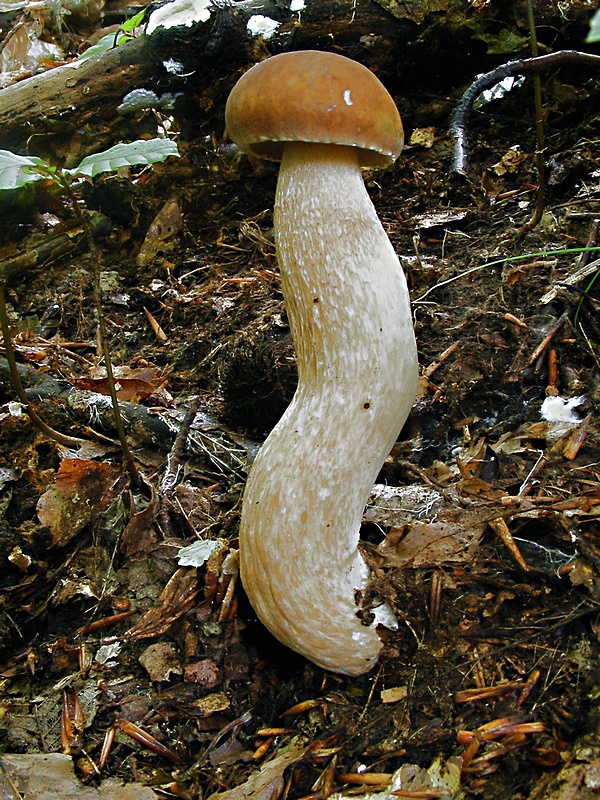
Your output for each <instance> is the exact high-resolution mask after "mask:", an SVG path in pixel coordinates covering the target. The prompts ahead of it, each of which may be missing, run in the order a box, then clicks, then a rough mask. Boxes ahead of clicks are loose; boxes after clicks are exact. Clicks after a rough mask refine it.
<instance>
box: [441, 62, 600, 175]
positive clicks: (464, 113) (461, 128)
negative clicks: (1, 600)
mask: <svg viewBox="0 0 600 800" xmlns="http://www.w3.org/2000/svg"><path fill="white" fill-rule="evenodd" d="M557 64H583V65H587V66H592V67H599V66H600V56H596V55H592V54H591V53H581V52H579V51H578V50H558V51H557V52H556V53H548V54H546V55H543V56H537V57H536V58H518V59H515V60H514V61H508V62H507V63H506V64H501V65H500V66H499V67H496V68H495V69H493V70H491V71H490V72H486V73H485V74H484V75H480V76H479V78H477V80H475V81H473V83H472V84H471V85H470V86H469V88H468V89H467V91H466V92H465V93H464V94H463V96H462V98H461V99H460V102H459V104H458V105H457V106H456V109H455V110H454V114H453V115H452V120H451V121H450V138H451V139H452V141H453V143H454V156H453V159H452V168H451V172H452V173H456V174H459V175H466V174H467V166H468V145H467V123H468V120H469V115H470V114H471V111H472V109H473V103H474V102H475V100H476V99H477V98H478V97H479V95H480V94H481V93H482V92H483V91H485V89H488V88H489V87H490V86H494V85H495V84H496V83H499V82H500V81H502V80H504V78H508V77H510V76H512V75H519V74H521V73H525V74H527V73H529V72H539V71H540V70H543V69H548V68H549V67H554V66H556V65H557Z"/></svg>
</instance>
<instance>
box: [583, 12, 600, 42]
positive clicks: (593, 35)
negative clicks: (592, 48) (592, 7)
mask: <svg viewBox="0 0 600 800" xmlns="http://www.w3.org/2000/svg"><path fill="white" fill-rule="evenodd" d="M586 42H587V43H588V44H591V43H592V42H600V9H599V10H598V11H596V13H595V14H594V16H593V17H592V19H591V22H590V32H589V33H588V35H587V39H586Z"/></svg>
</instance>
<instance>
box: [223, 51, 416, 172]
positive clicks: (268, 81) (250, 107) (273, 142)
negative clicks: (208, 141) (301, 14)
mask: <svg viewBox="0 0 600 800" xmlns="http://www.w3.org/2000/svg"><path fill="white" fill-rule="evenodd" d="M225 122H226V125H227V130H228V132H229V136H230V137H231V139H232V140H233V141H234V142H235V143H236V145H237V146H238V147H239V148H240V150H243V151H244V152H246V153H250V154H252V155H254V156H257V157H258V158H266V159H269V160H270V161H281V157H282V154H283V145H284V143H285V142H315V143H320V144H339V145H350V146H354V147H357V148H358V149H359V152H360V157H359V158H360V163H361V165H362V166H368V167H382V166H386V165H388V164H391V163H392V161H394V160H395V159H396V158H397V157H398V155H399V154H400V151H401V150H402V145H403V143H404V133H403V130H402V122H401V120H400V114H399V113H398V109H397V108H396V105H395V103H394V101H393V100H392V98H391V96H390V94H389V93H388V91H387V89H386V88H385V87H384V86H383V84H382V83H381V82H380V81H379V79H378V78H376V77H375V75H373V73H372V72H370V71H369V70H368V69H367V68H366V67H364V66H363V65H362V64H359V63H358V62H356V61H352V60H351V59H349V58H345V57H344V56H340V55H337V54H335V53H325V52H320V51H317V50H299V51H296V52H293V53H281V54H280V55H277V56H273V57H272V58H268V59H267V60H266V61H262V62H260V63H259V64H256V65H255V66H254V67H252V68H251V69H250V70H248V72H246V73H245V74H244V75H242V77H241V78H240V80H239V81H238V82H237V84H236V85H235V86H234V87H233V89H232V91H231V94H230V95H229V99H228V100H227V106H226V108H225Z"/></svg>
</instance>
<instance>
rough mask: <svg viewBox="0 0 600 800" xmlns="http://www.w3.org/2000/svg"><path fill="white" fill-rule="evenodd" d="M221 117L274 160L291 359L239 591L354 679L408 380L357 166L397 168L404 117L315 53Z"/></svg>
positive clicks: (248, 148) (403, 328) (397, 314)
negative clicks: (381, 483) (381, 477)
mask: <svg viewBox="0 0 600 800" xmlns="http://www.w3.org/2000/svg"><path fill="white" fill-rule="evenodd" d="M225 115H226V125H227V130H228V132H229V135H230V137H231V139H232V140H233V142H234V143H235V144H236V145H237V146H238V148H240V149H241V150H243V151H245V152H247V153H249V154H251V155H253V156H256V157H259V158H266V159H270V160H273V161H281V167H280V172H279V180H278V184H277V192H276V197H275V212H274V230H275V245H276V249H277V257H278V261H279V267H280V270H281V280H282V286H283V295H284V300H285V306H286V309H287V314H288V318H289V323H290V329H291V334H292V339H293V343H294V348H295V351H296V357H297V361H298V388H297V390H296V393H295V394H294V397H293V400H292V402H291V404H290V405H289V407H288V408H287V410H286V412H285V413H284V415H283V416H282V418H281V420H280V421H279V423H278V424H277V425H276V427H275V428H274V429H273V431H272V432H271V434H270V435H269V436H268V438H267V440H266V442H265V443H264V444H263V445H262V447H261V448H260V451H259V453H258V456H257V458H256V460H255V461H254V463H253V465H252V467H251V470H250V474H249V476H248V482H247V484H246V488H245V492H244V500H243V508H242V519H241V527H240V569H241V578H242V583H243V586H244V588H245V590H246V593H247V595H248V598H249V600H250V602H251V604H252V606H253V608H254V610H255V611H256V613H257V614H258V617H259V618H260V620H261V621H262V622H263V624H264V625H265V626H266V627H267V628H268V629H269V630H270V631H271V633H273V634H274V635H275V636H276V637H277V639H279V640H280V641H281V642H283V643H284V644H285V645H287V646H288V647H290V648H291V649H292V650H296V651H297V652H299V653H301V654H302V655H304V656H306V657H307V658H308V659H310V660H312V661H313V662H315V663H316V664H318V665H319V666H321V667H324V668H325V669H328V670H332V671H334V672H341V673H345V674H348V675H360V674H362V673H364V672H366V671H368V670H369V669H371V667H372V666H373V665H374V664H375V662H376V661H377V659H378V657H379V653H380V651H381V648H382V642H381V639H380V637H379V635H378V633H377V631H376V624H377V623H382V624H385V625H387V626H388V627H395V624H396V619H395V617H394V616H393V614H392V613H391V610H390V609H389V608H388V607H387V605H385V604H382V605H380V606H379V607H377V608H375V609H374V612H373V613H371V612H369V613H368V614H367V613H364V612H362V611H361V609H360V599H361V598H362V597H363V596H364V592H365V588H366V587H367V584H368V581H369V575H370V571H369V568H368V566H367V564H366V562H365V560H364V558H363V556H362V554H361V553H360V552H359V550H358V542H359V530H360V523H361V518H362V513H363V510H364V506H365V503H366V502H367V499H368V496H369V492H370V491H371V489H372V486H373V483H374V481H375V479H376V477H377V474H378V472H379V470H380V469H381V466H382V464H383V462H384V460H385V458H386V456H387V455H388V453H389V451H390V449H391V447H392V445H393V444H394V442H395V440H396V438H397V437H398V434H399V433H400V431H401V429H402V426H403V425H404V422H405V421H406V418H407V417H408V414H409V412H410V409H411V406H412V403H413V399H414V397H415V392H416V385H417V371H418V367H417V352H416V345H415V338H414V332H413V326H412V321H411V311H410V304H409V295H408V289H407V286H406V281H405V278H404V274H403V272H402V268H401V266H400V263H399V260H398V257H397V256H396V253H395V252H394V249H393V247H392V245H391V243H390V241H389V239H388V237H387V235H386V233H385V231H384V229H383V226H382V225H381V222H380V221H379V219H378V217H377V213H376V211H375V208H374V207H373V204H372V202H371V200H370V198H369V195H368V193H367V191H366V188H365V185H364V181H363V178H362V172H361V166H368V167H374V166H385V165H387V164H390V163H392V162H393V161H394V159H395V158H396V157H397V156H398V155H399V153H400V150H401V148H402V144H403V131H402V123H401V121H400V115H399V113H398V110H397V108H396V106H395V104H394V102H393V100H392V98H391V97H390V95H389V94H388V92H387V90H386V89H385V88H384V86H383V85H382V84H381V83H380V81H379V80H378V79H377V78H376V77H375V76H374V75H373V74H372V73H371V72H370V71H369V70H368V69H367V68H366V67H364V66H362V65H361V64H358V63H356V62H354V61H351V60H350V59H348V58H345V57H343V56H340V55H336V54H333V53H325V52H316V51H299V52H293V53H283V54H281V55H277V56H273V57H272V58H269V59H267V60H266V61H263V62H261V63H259V64H257V65H255V66H254V67H252V68H251V69H250V70H249V71H248V72H246V73H245V74H244V75H243V76H242V77H241V78H240V80H239V81H238V83H237V84H236V85H235V86H234V88H233V90H232V92H231V94H230V96H229V99H228V101H227V107H226V112H225ZM369 623H371V624H369Z"/></svg>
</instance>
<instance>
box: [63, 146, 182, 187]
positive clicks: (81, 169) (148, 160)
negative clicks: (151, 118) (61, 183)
mask: <svg viewBox="0 0 600 800" xmlns="http://www.w3.org/2000/svg"><path fill="white" fill-rule="evenodd" d="M169 156H179V151H178V150H177V145H176V144H175V142H172V141H171V140H170V139H148V140H147V141H145V140H142V139H140V140H138V141H136V142H130V143H129V144H117V145H115V146H114V147H111V148H110V149H109V150H105V151H104V152H102V153H94V155H91V156H86V157H85V158H84V159H83V161H82V162H81V163H80V164H79V166H78V167H75V168H74V169H66V170H64V171H65V172H66V173H68V174H69V175H73V176H75V177H76V176H77V175H88V176H89V177H90V178H93V177H94V175H98V174H99V173H101V172H115V171H116V170H118V169H119V167H133V166H136V165H139V164H156V163H157V162H158V161H164V160H165V159H166V158H169Z"/></svg>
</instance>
